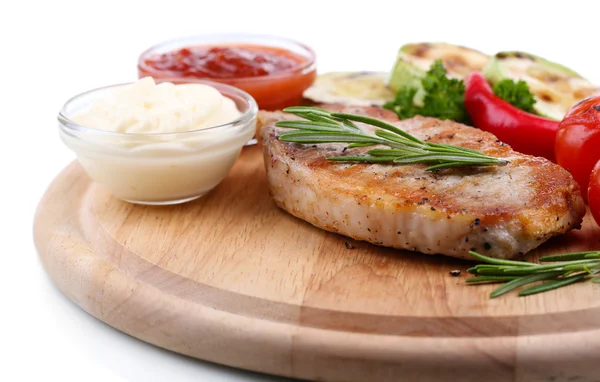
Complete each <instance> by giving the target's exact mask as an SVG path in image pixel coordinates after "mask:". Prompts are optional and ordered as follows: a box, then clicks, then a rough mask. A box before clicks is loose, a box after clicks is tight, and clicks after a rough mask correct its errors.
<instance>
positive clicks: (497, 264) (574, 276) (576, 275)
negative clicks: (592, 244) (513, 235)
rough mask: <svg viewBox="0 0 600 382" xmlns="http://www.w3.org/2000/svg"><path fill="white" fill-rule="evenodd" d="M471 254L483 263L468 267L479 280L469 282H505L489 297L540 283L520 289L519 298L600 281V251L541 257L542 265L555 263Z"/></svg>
mask: <svg viewBox="0 0 600 382" xmlns="http://www.w3.org/2000/svg"><path fill="white" fill-rule="evenodd" d="M469 254H471V256H473V257H475V258H476V259H478V260H480V261H483V262H484V264H479V265H476V266H475V267H473V268H469V270H468V272H469V273H471V274H474V275H477V277H473V278H470V279H467V282H468V283H470V284H482V283H505V284H504V285H502V286H501V287H499V288H498V289H496V290H494V291H493V292H492V293H491V294H490V297H491V298H494V297H498V296H501V295H503V294H505V293H508V292H510V291H512V290H514V289H516V288H519V287H521V286H525V285H529V284H532V283H536V282H538V281H544V282H543V283H542V284H539V285H535V286H532V287H529V288H527V289H524V290H521V291H520V292H519V296H529V295H532V294H536V293H542V292H547V291H550V290H553V289H557V288H561V287H564V286H567V285H570V284H573V283H576V282H579V281H583V280H588V279H591V280H592V281H593V282H600V251H589V252H572V253H567V254H563V255H554V256H544V257H541V258H540V262H552V264H537V263H528V262H525V261H511V260H500V259H494V258H491V257H487V256H483V255H480V254H479V253H477V252H473V251H471V252H469Z"/></svg>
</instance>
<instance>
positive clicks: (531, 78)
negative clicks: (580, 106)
mask: <svg viewBox="0 0 600 382" xmlns="http://www.w3.org/2000/svg"><path fill="white" fill-rule="evenodd" d="M484 74H485V76H486V78H487V80H488V81H489V82H490V83H492V84H496V83H498V82H500V81H502V80H504V79H507V78H509V79H512V80H515V81H518V80H523V81H525V82H526V83H527V85H528V86H529V90H530V91H531V93H532V94H533V95H534V97H535V100H536V103H535V105H534V107H533V109H534V111H535V113H536V114H539V115H542V116H545V117H548V118H551V119H556V120H561V119H562V118H563V117H564V116H565V114H566V113H567V112H568V111H569V109H571V107H572V106H573V105H575V104H576V103H577V102H579V101H581V100H582V99H584V98H587V97H589V96H591V95H593V94H595V93H597V91H598V89H597V88H596V86H594V85H593V84H592V83H591V82H589V81H588V80H586V79H585V78H583V77H582V76H581V75H580V74H578V73H577V72H575V71H573V70H572V69H569V68H567V67H565V66H563V65H560V64H557V63H555V62H552V61H549V60H546V59H544V58H542V57H538V56H535V55H533V54H530V53H525V52H499V53H497V54H496V55H495V56H494V57H493V58H492V59H491V60H490V62H489V63H488V64H487V65H486V67H485V68H484Z"/></svg>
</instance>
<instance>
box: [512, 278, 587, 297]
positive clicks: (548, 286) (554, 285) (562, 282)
mask: <svg viewBox="0 0 600 382" xmlns="http://www.w3.org/2000/svg"><path fill="white" fill-rule="evenodd" d="M585 276H586V275H585V274H584V273H581V274H577V275H573V276H569V277H564V278H561V279H559V280H553V281H548V282H547V283H544V284H541V285H538V286H534V287H531V288H527V289H525V290H522V291H520V292H519V296H529V295H532V294H536V293H542V292H547V291H549V290H552V289H558V288H560V287H563V286H567V285H570V284H573V283H576V282H578V281H581V280H583V279H584V278H585Z"/></svg>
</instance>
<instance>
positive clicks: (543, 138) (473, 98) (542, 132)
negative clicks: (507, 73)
mask: <svg viewBox="0 0 600 382" xmlns="http://www.w3.org/2000/svg"><path fill="white" fill-rule="evenodd" d="M465 107H466V109H467V112H468V113H469V116H470V117H471V120H472V121H473V125H474V126H475V127H477V128H479V129H481V130H484V131H488V132H490V133H492V134H494V135H495V136H496V137H497V138H498V139H499V140H501V141H502V142H504V143H507V144H508V145H510V146H511V147H512V148H513V149H514V150H516V151H519V152H521V153H524V154H529V155H535V156H541V157H544V158H547V159H550V160H551V161H553V162H554V161H555V156H554V141H555V139H556V132H557V131H558V124H559V122H558V121H554V120H551V119H548V118H544V117H540V116H538V115H535V114H531V113H528V112H526V111H523V110H521V109H519V108H517V107H515V106H513V105H511V104H510V103H508V102H506V101H504V100H503V99H502V98H500V97H498V96H497V95H495V94H494V91H493V90H492V88H491V86H490V85H489V84H488V82H487V80H486V78H485V77H484V76H483V74H482V73H481V72H472V73H471V74H469V76H468V77H467V79H466V80H465Z"/></svg>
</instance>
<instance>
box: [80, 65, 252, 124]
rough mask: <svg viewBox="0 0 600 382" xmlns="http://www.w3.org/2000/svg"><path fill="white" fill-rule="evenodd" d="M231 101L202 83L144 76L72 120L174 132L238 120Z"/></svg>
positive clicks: (234, 106) (238, 113)
mask: <svg viewBox="0 0 600 382" xmlns="http://www.w3.org/2000/svg"><path fill="white" fill-rule="evenodd" d="M240 115H241V113H240V111H239V110H238V109H237V107H236V105H235V103H234V102H233V100H231V99H230V98H228V97H225V96H223V95H222V94H221V93H220V92H219V91H218V90H217V89H215V88H213V87H212V86H209V85H204V84H194V83H190V84H177V85H175V84H173V83H170V82H163V83H160V84H158V85H157V84H156V83H155V81H154V79H153V78H152V77H145V78H143V79H141V80H139V81H137V82H135V83H133V84H130V85H124V86H122V87H119V88H115V89H113V90H112V91H111V92H110V93H109V94H107V96H106V97H103V98H99V99H98V100H96V101H95V102H94V103H93V104H92V105H91V107H90V108H89V109H87V110H85V111H83V112H81V113H79V114H78V115H76V116H75V117H74V118H73V119H74V121H75V122H76V123H78V124H80V125H82V126H84V127H89V128H94V129H99V130H105V131H111V132H119V133H141V134H156V133H177V132H185V131H192V130H201V129H206V128H210V127H214V126H218V125H223V124H227V123H230V122H232V121H234V120H236V119H238V118H239V117H240Z"/></svg>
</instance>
